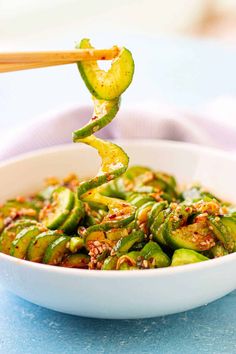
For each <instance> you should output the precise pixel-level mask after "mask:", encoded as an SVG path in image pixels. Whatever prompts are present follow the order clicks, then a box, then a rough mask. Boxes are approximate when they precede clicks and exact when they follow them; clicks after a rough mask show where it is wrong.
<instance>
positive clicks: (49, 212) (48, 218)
mask: <svg viewBox="0 0 236 354" xmlns="http://www.w3.org/2000/svg"><path fill="white" fill-rule="evenodd" d="M74 200H75V197H74V194H73V193H72V192H71V190H70V189H69V188H66V187H62V186H61V187H58V188H57V189H55V190H54V192H53V193H52V197H51V204H50V205H49V206H48V208H47V209H46V210H44V212H43V214H42V217H41V222H42V223H43V224H44V225H45V226H46V227H48V228H49V229H53V230H54V229H58V228H60V226H61V225H62V224H63V223H64V222H65V221H66V219H67V218H68V216H69V214H70V211H71V209H72V208H73V206H74Z"/></svg>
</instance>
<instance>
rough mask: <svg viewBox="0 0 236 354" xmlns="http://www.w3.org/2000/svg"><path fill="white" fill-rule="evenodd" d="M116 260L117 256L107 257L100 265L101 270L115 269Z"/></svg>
mask: <svg viewBox="0 0 236 354" xmlns="http://www.w3.org/2000/svg"><path fill="white" fill-rule="evenodd" d="M117 261H118V257H117V256H109V257H107V258H106V259H105V261H104V263H103V265H102V270H115V269H116V264H117Z"/></svg>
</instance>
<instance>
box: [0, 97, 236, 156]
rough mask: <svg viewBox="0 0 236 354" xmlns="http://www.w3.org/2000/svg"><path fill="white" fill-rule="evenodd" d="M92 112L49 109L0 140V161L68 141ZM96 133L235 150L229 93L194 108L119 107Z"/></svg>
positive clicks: (235, 109)
mask: <svg viewBox="0 0 236 354" xmlns="http://www.w3.org/2000/svg"><path fill="white" fill-rule="evenodd" d="M91 115H92V107H86V106H80V107H72V108H69V109H66V110H64V111H60V112H57V111H53V112H49V113H48V114H47V115H45V116H43V117H39V118H38V119H36V120H34V122H33V123H30V124H29V125H28V126H25V127H20V128H16V129H15V131H13V132H11V133H9V134H8V135H7V136H5V137H4V138H3V137H2V138H1V142H0V160H4V159H6V158H9V157H12V156H16V155H18V154H21V153H24V152H28V151H32V150H36V149H40V148H43V147H47V146H52V145H58V144H65V143H70V142H71V133H72V131H73V130H76V129H78V128H80V127H82V125H84V124H85V123H86V122H88V120H89V118H90V117H91ZM98 136H100V137H104V138H108V139H116V138H125V139H127V138H129V139H139V138H150V139H168V140H179V141H188V142H192V143H197V144H203V145H208V146H214V147H218V148H223V149H226V150H236V102H235V100H234V98H233V97H223V98H219V99H217V100H215V101H214V102H211V103H209V104H207V105H206V106H205V107H201V109H199V110H198V111H194V112H189V111H184V110H181V109H177V108H175V107H171V106H169V105H165V104H162V103H153V102H148V101H146V102H142V103H141V104H136V105H135V106H132V107H131V106H130V107H128V108H125V107H123V106H122V107H121V110H120V112H119V113H118V115H117V118H115V119H114V121H113V122H112V123H111V124H110V125H109V126H107V127H106V128H104V129H103V130H102V131H101V132H99V133H98Z"/></svg>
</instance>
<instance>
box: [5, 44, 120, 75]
mask: <svg viewBox="0 0 236 354" xmlns="http://www.w3.org/2000/svg"><path fill="white" fill-rule="evenodd" d="M118 54H119V48H118V47H116V46H114V47H112V48H111V49H76V50H66V51H43V52H12V53H10V52H8V53H0V73H4V72H10V71H18V70H28V69H36V68H43V67H48V66H56V65H65V64H73V63H76V62H78V61H83V60H111V59H114V58H115V57H116V56H117V55H118Z"/></svg>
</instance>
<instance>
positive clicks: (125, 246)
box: [113, 231, 144, 254]
mask: <svg viewBox="0 0 236 354" xmlns="http://www.w3.org/2000/svg"><path fill="white" fill-rule="evenodd" d="M143 240H144V233H143V232H142V231H133V232H132V233H131V234H130V235H128V236H125V237H122V238H121V239H120V240H119V241H118V242H117V243H116V245H115V246H114V248H113V250H114V251H115V252H116V253H118V254H122V253H126V252H128V251H129V250H130V248H131V247H132V246H133V245H134V244H135V243H137V242H142V241H143Z"/></svg>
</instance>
